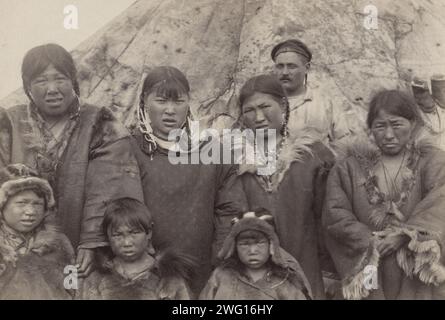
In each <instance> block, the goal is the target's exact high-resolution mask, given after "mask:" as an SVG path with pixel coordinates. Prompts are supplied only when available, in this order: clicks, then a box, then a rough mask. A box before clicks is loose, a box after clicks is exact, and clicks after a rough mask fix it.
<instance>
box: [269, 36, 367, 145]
mask: <svg viewBox="0 0 445 320" xmlns="http://www.w3.org/2000/svg"><path fill="white" fill-rule="evenodd" d="M271 58H272V60H273V61H274V64H275V67H274V73H275V75H276V76H277V77H278V79H279V80H280V82H281V84H282V86H283V88H284V89H285V90H286V94H287V97H288V99H289V106H290V115H289V122H288V126H289V132H290V134H291V135H297V133H298V132H299V131H301V130H304V129H306V128H309V127H310V128H313V129H316V131H318V133H319V135H320V138H321V139H322V140H323V141H324V142H326V143H327V142H334V141H336V140H339V139H342V138H344V137H347V136H349V135H351V134H353V133H361V131H362V127H363V126H361V125H360V121H359V119H358V117H357V115H356V113H355V111H354V110H352V109H347V110H346V109H345V108H341V107H340V106H336V105H334V104H333V103H332V101H331V100H330V99H328V98H327V97H326V96H325V95H324V94H323V93H322V90H321V88H314V87H311V86H308V73H309V70H310V67H311V62H312V52H311V50H310V49H309V48H308V46H307V45H306V44H305V43H304V42H302V41H300V40H298V39H288V40H285V41H283V42H281V43H279V44H277V45H276V46H275V47H274V48H273V49H272V52H271ZM343 109H344V110H343Z"/></svg>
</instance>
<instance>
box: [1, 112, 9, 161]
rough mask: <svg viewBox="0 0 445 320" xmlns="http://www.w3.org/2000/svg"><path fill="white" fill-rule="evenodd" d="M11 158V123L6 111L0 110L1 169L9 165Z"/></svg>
mask: <svg viewBox="0 0 445 320" xmlns="http://www.w3.org/2000/svg"><path fill="white" fill-rule="evenodd" d="M10 158H11V123H10V121H9V118H8V116H7V114H6V111H5V110H3V109H2V108H0V168H2V167H5V166H7V165H8V164H9V162H10V160H11V159H10Z"/></svg>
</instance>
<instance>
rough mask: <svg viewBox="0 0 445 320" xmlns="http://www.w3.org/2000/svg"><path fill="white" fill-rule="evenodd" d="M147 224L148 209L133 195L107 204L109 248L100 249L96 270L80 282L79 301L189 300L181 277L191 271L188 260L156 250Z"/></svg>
mask: <svg viewBox="0 0 445 320" xmlns="http://www.w3.org/2000/svg"><path fill="white" fill-rule="evenodd" d="M152 224H153V223H152V217H151V214H150V212H149V211H148V208H147V207H146V206H145V205H144V204H142V203H141V202H139V201H137V200H135V199H130V198H121V199H117V200H114V201H112V202H111V203H109V205H108V206H107V209H106V211H105V217H104V221H103V230H104V234H106V236H107V239H108V242H109V244H110V248H107V249H108V250H109V251H111V252H108V253H106V252H105V251H104V252H102V254H101V255H100V256H101V258H100V259H99V260H100V261H99V268H98V270H97V271H95V272H93V273H92V274H91V275H90V276H89V277H88V278H87V279H85V280H84V282H83V284H82V289H81V293H80V295H79V299H91V300H102V299H104V300H188V299H190V293H189V286H188V284H187V282H186V280H188V279H190V277H191V276H192V275H193V272H194V268H195V264H194V262H193V260H192V259H191V258H190V257H188V256H185V255H182V254H179V253H174V252H173V251H170V250H165V251H160V252H155V251H154V248H153V247H152V245H151V234H152Z"/></svg>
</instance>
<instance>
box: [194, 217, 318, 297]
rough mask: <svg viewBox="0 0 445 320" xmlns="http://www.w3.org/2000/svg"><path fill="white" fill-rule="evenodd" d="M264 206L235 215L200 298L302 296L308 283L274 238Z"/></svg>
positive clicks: (308, 287) (305, 293) (290, 257)
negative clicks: (218, 260) (216, 262)
mask: <svg viewBox="0 0 445 320" xmlns="http://www.w3.org/2000/svg"><path fill="white" fill-rule="evenodd" d="M268 221H270V222H272V221H273V217H272V216H271V215H270V213H269V212H268V211H267V210H265V209H258V210H256V211H255V212H247V213H244V214H243V215H241V216H240V217H239V218H235V219H234V221H233V226H232V229H231V232H230V234H229V235H228V237H227V238H226V240H225V241H224V245H223V247H222V249H221V251H220V252H219V258H220V259H222V260H223V261H222V264H221V265H220V266H219V267H218V268H216V270H215V271H214V272H213V274H212V276H211V277H210V279H209V281H208V282H207V285H206V286H205V288H204V290H203V291H202V292H201V295H200V299H202V300H226V299H240V300H244V299H249V300H270V299H272V300H306V299H311V291H310V286H309V283H308V281H307V279H306V277H305V275H304V273H303V270H302V269H301V267H300V265H299V264H298V262H297V261H296V260H295V259H294V258H293V257H292V256H291V255H290V254H288V253H287V252H286V251H284V250H283V249H282V248H281V247H280V245H279V242H278V237H277V235H276V233H275V231H274V227H273V226H272V224H270V223H269V222H268Z"/></svg>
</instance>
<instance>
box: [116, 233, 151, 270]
mask: <svg viewBox="0 0 445 320" xmlns="http://www.w3.org/2000/svg"><path fill="white" fill-rule="evenodd" d="M150 236H151V232H150V233H149V234H147V233H145V231H144V230H141V229H138V228H134V227H130V226H126V225H121V226H119V227H117V228H114V229H112V230H111V228H109V229H108V239H109V241H110V245H111V250H113V253H114V255H115V256H116V257H117V258H120V259H122V260H124V261H126V262H133V261H136V260H138V259H139V258H141V257H142V255H143V254H144V252H146V250H147V246H148V242H149V241H150Z"/></svg>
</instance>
